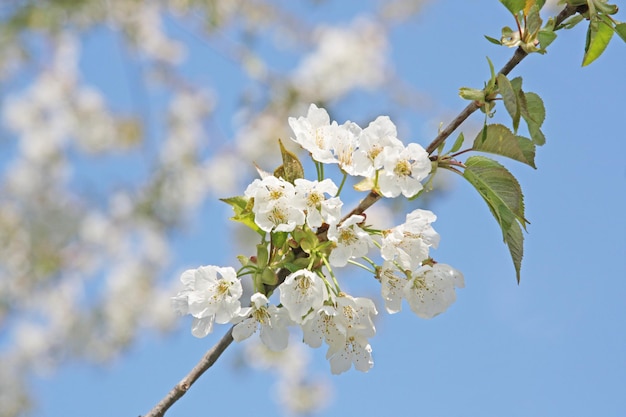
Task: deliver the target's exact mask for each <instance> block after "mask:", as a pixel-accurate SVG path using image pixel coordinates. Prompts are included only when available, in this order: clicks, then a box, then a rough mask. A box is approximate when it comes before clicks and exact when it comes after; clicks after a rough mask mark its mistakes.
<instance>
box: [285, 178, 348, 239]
mask: <svg viewBox="0 0 626 417" xmlns="http://www.w3.org/2000/svg"><path fill="white" fill-rule="evenodd" d="M295 189H296V194H298V195H299V196H301V198H302V200H303V201H304V207H305V210H306V223H307V224H308V225H309V227H312V228H313V227H319V226H321V225H322V223H328V224H336V223H337V222H338V221H339V218H340V217H341V206H342V205H343V202H342V201H341V199H339V197H331V198H327V197H326V196H325V194H328V195H331V196H334V195H335V194H337V190H338V188H337V186H336V185H335V183H333V181H332V180H331V179H330V178H326V179H325V180H323V181H322V182H319V181H309V180H306V179H303V178H298V179H296V180H295Z"/></svg>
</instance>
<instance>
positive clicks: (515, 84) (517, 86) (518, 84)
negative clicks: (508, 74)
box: [509, 77, 522, 92]
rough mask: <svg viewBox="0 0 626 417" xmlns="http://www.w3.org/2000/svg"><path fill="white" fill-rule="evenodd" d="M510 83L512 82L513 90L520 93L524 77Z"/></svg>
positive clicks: (514, 79) (516, 78)
mask: <svg viewBox="0 0 626 417" xmlns="http://www.w3.org/2000/svg"><path fill="white" fill-rule="evenodd" d="M509 81H510V82H511V86H512V87H513V90H515V91H516V92H519V91H521V90H522V77H515V78H513V79H512V80H509Z"/></svg>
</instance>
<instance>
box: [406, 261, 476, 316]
mask: <svg viewBox="0 0 626 417" xmlns="http://www.w3.org/2000/svg"><path fill="white" fill-rule="evenodd" d="M464 286H465V283H464V280H463V274H461V272H459V271H457V270H456V269H454V268H452V267H451V266H449V265H446V264H441V263H436V264H434V265H433V266H430V265H424V266H422V267H420V268H418V269H417V270H416V271H414V272H413V273H412V274H411V277H410V278H409V279H408V281H407V283H406V286H405V289H404V294H405V297H406V300H407V301H408V303H409V306H410V307H411V310H413V312H414V313H415V314H417V315H418V316H419V317H422V318H425V319H430V318H433V317H435V316H436V315H438V314H440V313H443V312H444V311H446V310H447V309H448V307H450V305H451V304H452V303H453V302H454V301H455V300H456V293H455V291H454V288H455V287H456V288H463V287H464Z"/></svg>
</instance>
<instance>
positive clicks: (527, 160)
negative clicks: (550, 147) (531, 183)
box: [472, 124, 536, 168]
mask: <svg viewBox="0 0 626 417" xmlns="http://www.w3.org/2000/svg"><path fill="white" fill-rule="evenodd" d="M485 130H486V132H485ZM485 133H486V134H485ZM483 136H485V139H484V140H483ZM472 149H473V150H475V151H480V152H487V153H492V154H496V155H501V156H505V157H507V158H511V159H514V160H516V161H519V162H522V163H524V164H527V165H530V166H531V167H533V168H536V166H535V145H534V144H533V143H532V141H531V140H530V139H527V138H524V137H522V136H515V135H514V134H513V133H512V132H511V131H510V130H509V128H507V127H506V126H504V125H501V124H492V125H488V126H485V127H484V128H483V130H482V131H481V132H479V133H478V135H476V139H475V140H474V145H473V147H472Z"/></svg>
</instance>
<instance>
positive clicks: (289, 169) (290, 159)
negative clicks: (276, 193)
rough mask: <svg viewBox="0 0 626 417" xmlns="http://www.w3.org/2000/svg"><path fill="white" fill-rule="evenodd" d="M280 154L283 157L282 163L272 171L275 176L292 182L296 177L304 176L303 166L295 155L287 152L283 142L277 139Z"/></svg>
mask: <svg viewBox="0 0 626 417" xmlns="http://www.w3.org/2000/svg"><path fill="white" fill-rule="evenodd" d="M278 144H279V145H280V154H281V156H282V158H283V164H282V165H281V166H279V167H278V168H276V170H275V171H274V176H275V177H282V179H284V180H285V181H288V182H290V183H292V184H293V183H294V181H295V180H297V179H298V178H304V168H302V163H301V162H300V160H299V159H298V157H297V156H296V155H294V154H293V153H291V152H289V151H288V150H287V149H285V147H284V146H283V142H282V141H281V140H280V139H279V140H278Z"/></svg>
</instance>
